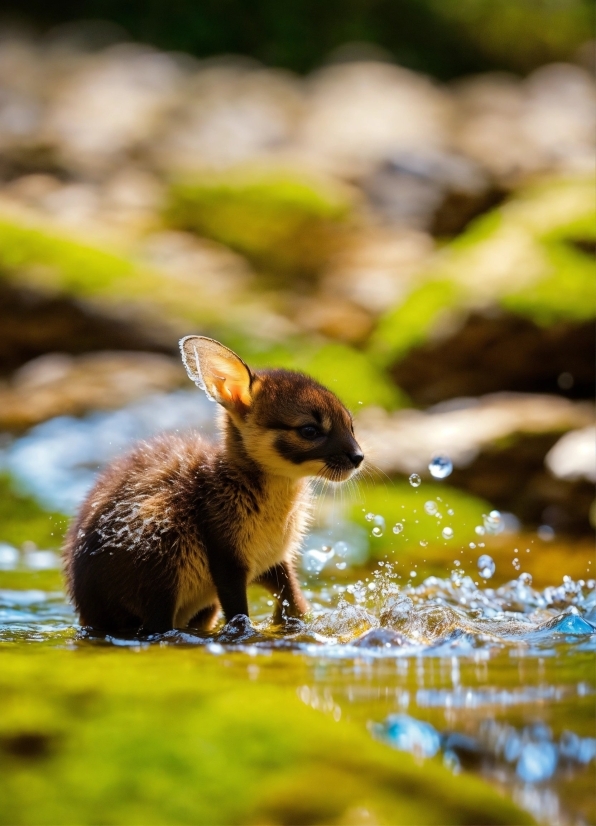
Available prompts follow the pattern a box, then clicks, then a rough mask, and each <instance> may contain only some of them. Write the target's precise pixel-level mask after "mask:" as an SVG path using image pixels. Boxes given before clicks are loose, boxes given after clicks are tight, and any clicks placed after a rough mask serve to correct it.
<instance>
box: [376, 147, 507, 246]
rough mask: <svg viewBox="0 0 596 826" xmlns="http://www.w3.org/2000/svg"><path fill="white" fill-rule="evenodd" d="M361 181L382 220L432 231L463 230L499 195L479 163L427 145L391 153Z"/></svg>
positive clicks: (455, 231) (450, 231)
mask: <svg viewBox="0 0 596 826" xmlns="http://www.w3.org/2000/svg"><path fill="white" fill-rule="evenodd" d="M361 186H362V187H363V189H364V191H365V193H366V194H367V196H368V198H369V200H370V202H371V205H372V206H373V208H374V209H375V211H376V212H378V213H380V214H381V215H382V216H383V217H384V218H385V219H386V220H388V221H390V222H391V223H393V224H396V225H398V226H407V227H412V228H414V229H420V230H427V231H430V232H432V233H433V234H434V235H455V234H457V233H458V232H461V230H462V229H463V228H464V227H465V226H466V224H468V223H469V222H470V221H471V220H472V218H475V217H476V216H477V215H479V214H481V213H482V212H485V211H486V210H487V209H489V208H490V207H492V206H494V205H495V204H496V203H497V202H498V201H499V200H500V197H501V196H500V193H499V192H498V191H496V190H494V189H493V188H492V187H491V184H490V181H489V179H488V178H487V176H486V174H485V173H484V172H483V171H482V169H481V167H480V166H478V164H476V163H474V162H473V161H471V160H470V159H468V158H465V157H464V156H462V155H455V154H453V153H448V152H445V151H442V152H441V151H437V150H429V149H427V150H424V149H422V150H416V149H410V150H407V151H402V152H399V151H397V152H395V153H393V154H392V155H391V156H390V157H388V158H387V159H386V160H385V161H384V162H383V163H382V164H381V165H380V166H378V167H377V168H376V169H375V170H374V171H373V172H372V173H371V174H370V175H368V176H367V177H366V178H364V180H363V181H361Z"/></svg>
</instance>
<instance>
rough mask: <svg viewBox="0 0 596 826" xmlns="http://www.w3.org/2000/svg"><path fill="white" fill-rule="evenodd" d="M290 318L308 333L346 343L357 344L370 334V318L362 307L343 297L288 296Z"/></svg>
mask: <svg viewBox="0 0 596 826" xmlns="http://www.w3.org/2000/svg"><path fill="white" fill-rule="evenodd" d="M288 304H289V306H290V310H291V315H292V318H293V320H294V321H295V322H296V323H297V324H298V325H299V326H300V327H301V328H302V329H303V330H308V331H309V332H317V333H321V334H322V335H324V336H326V337H327V338H331V339H335V340H336V341H343V342H346V343H347V344H361V343H363V342H364V341H366V339H367V338H368V336H369V335H370V332H371V330H372V327H373V319H372V317H371V316H370V314H369V313H367V312H366V310H363V309H362V307H359V306H358V305H356V304H353V303H352V302H350V301H346V300H345V299H342V298H339V297H334V296H328V295H325V294H323V295H321V294H320V293H319V294H317V295H316V296H314V297H313V298H306V297H302V296H296V297H294V296H292V297H291V299H290V301H289V302H288Z"/></svg>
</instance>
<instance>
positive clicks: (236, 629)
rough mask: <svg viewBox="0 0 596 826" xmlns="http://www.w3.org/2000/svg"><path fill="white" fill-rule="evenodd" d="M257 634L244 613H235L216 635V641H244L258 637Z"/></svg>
mask: <svg viewBox="0 0 596 826" xmlns="http://www.w3.org/2000/svg"><path fill="white" fill-rule="evenodd" d="M258 636H259V634H258V632H257V631H256V630H255V628H254V627H253V625H252V623H251V621H250V619H249V618H248V617H247V616H246V614H237V615H236V616H235V617H232V619H231V620H230V621H229V622H227V623H226V624H225V625H224V627H223V628H222V629H221V631H220V632H219V634H218V635H217V641H218V642H246V641H248V640H251V639H253V638H254V637H258Z"/></svg>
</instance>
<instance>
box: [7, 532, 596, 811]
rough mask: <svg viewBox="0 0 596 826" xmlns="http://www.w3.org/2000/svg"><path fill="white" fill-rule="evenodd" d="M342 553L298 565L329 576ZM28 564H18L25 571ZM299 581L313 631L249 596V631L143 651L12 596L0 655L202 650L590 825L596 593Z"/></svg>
mask: <svg viewBox="0 0 596 826" xmlns="http://www.w3.org/2000/svg"><path fill="white" fill-rule="evenodd" d="M344 544H345V547H344V546H343V545H342V543H341V542H337V543H335V545H334V546H333V547H329V546H323V547H322V548H320V549H319V550H318V551H317V550H316V549H311V550H309V551H308V552H307V554H305V558H311V559H312V558H314V559H318V560H319V562H320V563H322V564H323V569H324V570H325V571H328V570H330V569H329V567H327V566H329V565H330V563H331V562H335V561H337V560H338V559H339V560H341V559H342V557H341V555H340V554H341V553H344V554H345V553H347V549H348V547H349V545H348V543H344ZM317 553H318V554H319V557H317V556H315V554H317ZM344 561H345V560H344ZM26 563H27V555H22V554H21V555H20V559H19V562H18V566H19V568H20V570H22V571H24V570H25V565H26ZM340 564H341V563H340ZM346 565H348V563H346ZM303 569H306V571H305V575H306V576H307V579H305V580H304V585H305V593H306V595H307V598H308V599H309V601H310V602H311V605H312V609H313V611H312V616H311V617H310V618H309V620H308V621H307V622H300V621H298V620H288V622H287V624H286V625H285V627H280V626H273V625H272V623H271V619H270V616H271V611H272V608H271V600H270V598H268V595H267V594H265V593H264V592H262V591H260V590H259V589H257V588H254V589H251V616H252V622H251V623H248V622H238V621H237V622H235V623H230V624H229V625H228V626H225V627H223V626H220V628H219V629H218V631H217V633H216V634H214V635H205V634H199V633H194V632H191V631H188V630H179V631H173V632H170V633H168V634H165V635H162V636H161V637H159V638H153V639H144V640H140V639H137V638H134V637H130V638H127V639H114V638H101V637H96V636H93V635H89V634H86V633H83V632H81V630H80V629H79V628H78V627H77V625H76V618H75V616H74V614H73V612H72V610H71V608H70V606H69V605H68V603H67V601H66V600H65V598H64V595H63V593H62V592H61V591H59V590H53V591H44V590H41V589H30V590H10V589H4V590H0V644H2V645H4V646H6V645H9V646H10V645H19V646H23V645H40V644H45V645H58V646H61V647H64V646H66V647H67V648H71V649H72V650H73V652H74V651H75V650H78V649H82V648H85V647H88V646H96V645H103V646H105V645H112V646H124V647H131V646H132V647H136V648H148V649H150V648H151V646H153V645H158V646H163V645H168V646H184V647H194V648H196V650H197V651H198V652H200V654H201V656H206V657H218V658H219V659H220V660H221V661H222V663H224V662H225V665H226V669H228V670H229V668H233V669H237V670H239V671H243V670H244V669H246V668H247V667H248V666H247V661H248V660H250V662H251V663H252V668H253V671H252V672H251V674H252V676H251V679H259V680H264V681H281V680H283V681H285V682H287V681H288V680H290V681H294V683H295V685H296V691H297V692H298V694H299V696H300V697H301V698H302V699H303V701H304V702H306V703H308V704H309V705H312V706H313V707H316V708H319V710H321V711H323V712H325V713H329V714H332V715H334V716H335V717H336V719H344V718H351V719H354V720H356V721H357V722H359V723H360V724H361V725H363V726H365V727H367V728H368V730H369V731H370V733H371V736H373V737H376V738H378V739H381V740H383V741H384V742H386V743H387V744H388V745H389V746H391V747H392V748H396V749H403V750H406V751H410V752H412V753H414V754H415V755H417V756H418V757H419V758H420V759H440V760H443V761H444V763H445V765H447V766H449V768H450V769H451V770H452V771H454V772H460V771H473V772H477V773H479V774H481V775H483V776H485V777H487V778H489V779H490V780H491V782H493V783H496V784H497V785H499V786H501V787H503V788H504V789H506V790H507V791H508V792H509V793H510V794H512V795H514V796H515V797H516V799H517V800H518V802H520V803H521V804H522V805H524V806H525V807H526V808H528V809H529V810H531V811H532V812H533V813H534V814H535V816H537V817H538V818H539V819H540V820H542V821H544V822H548V823H552V824H559V823H561V824H578V826H579V824H582V823H589V822H593V819H591V816H590V815H589V811H590V806H591V805H592V804H591V801H592V799H593V786H592V783H593V779H594V770H595V767H596V762H595V761H596V740H594V730H593V729H594V702H595V690H596V685H595V680H594V654H595V652H596V583H594V581H589V582H587V581H582V580H573V579H571V578H570V577H567V578H566V579H565V580H562V581H561V582H560V583H559V584H557V585H548V586H546V587H544V588H541V589H537V588H535V587H533V585H532V579H531V576H530V575H529V574H527V573H526V574H522V575H521V576H520V577H517V578H515V579H512V580H510V581H509V582H505V583H504V584H503V585H501V586H499V587H497V588H490V587H487V586H486V585H483V584H479V585H477V584H476V583H475V581H474V580H473V579H472V578H471V577H470V576H467V575H466V574H465V573H461V574H459V573H458V575H457V576H455V577H453V576H452V577H444V578H441V577H426V578H422V581H421V582H420V584H418V585H416V584H415V581H412V582H411V584H409V585H405V586H401V585H399V584H398V580H397V577H396V573H395V568H394V566H393V564H392V563H391V562H383V564H379V565H377V566H376V567H375V568H374V569H372V570H370V569H369V570H367V569H362V568H358V569H353V568H350V567H348V572H349V573H350V576H348V578H347V579H346V580H344V581H342V582H341V583H340V582H334V581H333V579H334V578H333V576H330V575H329V574H327V575H325V574H323V576H320V575H319V573H318V565H317V566H315V570H314V571H313V570H312V569H310V568H309V565H308V564H307V563H305V562H303ZM323 569H321V570H323ZM29 570H32V569H29ZM358 573H360V575H358ZM412 573H415V571H413V572H412ZM255 664H257V665H258V667H257V668H256V671H255V670H254V669H255ZM282 664H283V669H281V671H282V672H283V676H280V667H281V665H282ZM255 675H256V676H255Z"/></svg>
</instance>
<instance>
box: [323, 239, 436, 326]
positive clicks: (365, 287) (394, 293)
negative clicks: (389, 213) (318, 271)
mask: <svg viewBox="0 0 596 826" xmlns="http://www.w3.org/2000/svg"><path fill="white" fill-rule="evenodd" d="M433 251H434V241H433V239H432V238H431V236H430V235H429V234H428V233H426V232H419V231H417V230H412V229H407V228H405V227H399V228H397V227H391V228H389V227H382V226H377V225H373V226H364V227H361V228H359V229H357V230H354V231H352V232H350V233H349V234H347V236H346V238H345V239H344V243H343V244H342V247H341V249H339V250H338V251H337V252H336V253H335V255H334V256H333V258H332V259H331V261H330V262H329V264H328V266H327V267H326V268H325V271H324V273H323V276H322V283H321V291H322V292H323V293H324V294H328V295H329V296H331V297H336V296H337V297H341V298H344V299H346V298H347V299H348V300H349V301H351V302H353V303H354V304H357V305H359V306H360V307H362V308H363V309H364V310H366V311H367V312H369V313H372V314H373V315H378V314H379V313H381V312H384V311H385V310H387V309H388V308H389V307H391V306H393V305H395V304H396V303H398V302H399V301H400V300H401V299H403V297H404V296H405V295H407V293H408V291H409V290H410V289H412V287H413V285H414V284H415V282H416V278H417V275H418V273H419V271H420V270H421V269H422V268H423V267H424V265H425V264H427V263H428V262H429V260H430V257H431V255H432V253H433Z"/></svg>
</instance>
